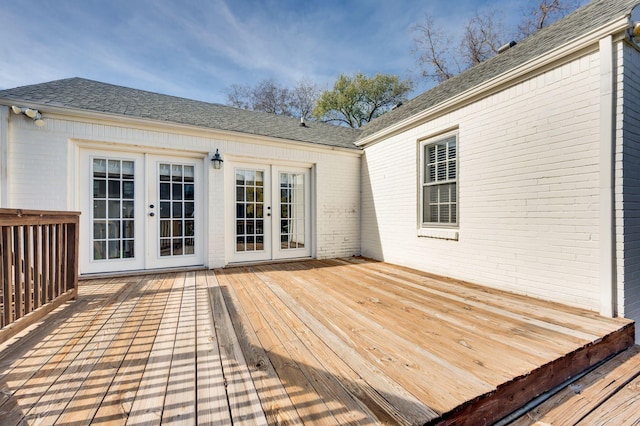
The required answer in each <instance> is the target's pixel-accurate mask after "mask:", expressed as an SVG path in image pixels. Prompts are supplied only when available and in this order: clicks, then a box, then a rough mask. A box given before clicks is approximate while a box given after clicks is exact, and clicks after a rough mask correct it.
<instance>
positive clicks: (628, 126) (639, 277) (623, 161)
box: [615, 44, 640, 342]
mask: <svg viewBox="0 0 640 426" xmlns="http://www.w3.org/2000/svg"><path fill="white" fill-rule="evenodd" d="M617 56H618V61H617V62H618V81H617V87H616V89H617V94H618V96H617V100H618V102H617V105H616V108H617V118H618V119H617V121H616V164H615V173H616V194H615V197H616V240H617V241H616V257H617V262H618V263H617V281H618V282H617V284H618V313H619V314H620V315H624V316H625V317H627V318H631V319H634V320H635V321H636V322H640V53H638V51H637V50H635V49H634V48H632V47H631V46H628V45H626V44H619V45H618V49H617ZM636 342H640V327H638V325H636Z"/></svg>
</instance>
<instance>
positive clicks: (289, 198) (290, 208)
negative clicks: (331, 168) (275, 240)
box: [278, 172, 306, 250]
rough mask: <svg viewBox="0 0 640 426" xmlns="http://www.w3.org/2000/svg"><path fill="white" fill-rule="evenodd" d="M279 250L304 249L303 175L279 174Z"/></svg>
mask: <svg viewBox="0 0 640 426" xmlns="http://www.w3.org/2000/svg"><path fill="white" fill-rule="evenodd" d="M278 180H279V182H280V248H281V249H282V250H290V249H297V248H304V244H305V232H304V231H305V227H306V224H305V219H304V214H305V212H304V174H303V173H287V172H284V173H280V178H279V179H278Z"/></svg>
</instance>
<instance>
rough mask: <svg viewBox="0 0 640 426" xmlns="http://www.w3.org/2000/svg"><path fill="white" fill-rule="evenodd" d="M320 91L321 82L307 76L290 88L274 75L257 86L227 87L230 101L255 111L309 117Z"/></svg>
mask: <svg viewBox="0 0 640 426" xmlns="http://www.w3.org/2000/svg"><path fill="white" fill-rule="evenodd" d="M319 95H320V89H319V88H318V86H317V85H315V84H314V83H311V82H309V81H307V80H301V81H299V82H298V83H297V84H296V86H294V87H293V88H287V87H284V86H282V85H280V84H279V83H277V82H276V81H275V80H273V79H266V80H263V81H261V82H259V83H257V84H256V85H255V86H250V85H246V84H233V85H231V87H230V88H229V89H227V105H230V106H234V107H236V108H242V109H248V110H252V111H262V112H269V113H272V114H279V115H286V116H290V117H304V118H309V117H310V116H311V111H312V110H313V106H314V105H315V103H316V100H317V99H318V96H319Z"/></svg>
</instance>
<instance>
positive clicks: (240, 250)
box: [229, 164, 311, 262]
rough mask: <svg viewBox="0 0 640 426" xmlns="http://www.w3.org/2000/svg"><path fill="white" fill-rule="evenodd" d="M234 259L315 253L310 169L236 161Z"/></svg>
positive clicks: (257, 259) (233, 203)
mask: <svg viewBox="0 0 640 426" xmlns="http://www.w3.org/2000/svg"><path fill="white" fill-rule="evenodd" d="M230 166H231V167H232V169H233V175H234V178H233V191H232V195H233V197H234V199H233V202H229V206H230V209H229V213H230V214H229V217H230V218H231V220H232V221H233V223H232V224H230V225H231V226H230V228H231V229H233V232H234V234H233V239H232V244H231V245H230V246H232V247H230V250H231V252H232V256H231V261H232V262H249V261H262V260H272V259H290V258H301V257H309V256H311V240H310V234H311V220H310V218H311V209H310V200H311V194H310V184H311V182H310V176H311V174H310V170H309V169H308V168H296V167H286V166H275V165H256V164H235V165H230Z"/></svg>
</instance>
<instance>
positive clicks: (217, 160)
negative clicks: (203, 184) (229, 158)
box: [211, 148, 224, 170]
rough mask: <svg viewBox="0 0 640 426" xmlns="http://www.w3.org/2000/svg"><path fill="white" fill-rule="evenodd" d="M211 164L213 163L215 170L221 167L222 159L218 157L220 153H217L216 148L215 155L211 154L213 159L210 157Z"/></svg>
mask: <svg viewBox="0 0 640 426" xmlns="http://www.w3.org/2000/svg"><path fill="white" fill-rule="evenodd" d="M211 162H212V163H213V168H214V169H216V170H218V169H220V167H222V163H223V162H224V160H223V159H222V157H220V152H218V149H217V148H216V153H215V154H213V157H211Z"/></svg>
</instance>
